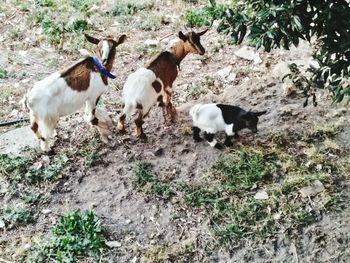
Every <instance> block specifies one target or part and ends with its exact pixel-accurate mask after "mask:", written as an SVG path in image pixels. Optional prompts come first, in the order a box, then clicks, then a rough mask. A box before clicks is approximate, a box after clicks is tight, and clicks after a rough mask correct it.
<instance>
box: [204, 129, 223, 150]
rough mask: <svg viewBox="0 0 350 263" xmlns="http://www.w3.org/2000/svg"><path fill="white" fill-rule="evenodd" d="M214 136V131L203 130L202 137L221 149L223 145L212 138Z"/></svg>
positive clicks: (212, 145)
mask: <svg viewBox="0 0 350 263" xmlns="http://www.w3.org/2000/svg"><path fill="white" fill-rule="evenodd" d="M214 136H215V134H214V133H207V132H204V137H205V139H206V140H207V141H208V143H209V144H210V146H211V147H213V148H214V147H215V148H217V149H220V150H221V149H222V148H223V146H222V145H221V144H220V143H218V142H217V141H216V140H215V139H214Z"/></svg>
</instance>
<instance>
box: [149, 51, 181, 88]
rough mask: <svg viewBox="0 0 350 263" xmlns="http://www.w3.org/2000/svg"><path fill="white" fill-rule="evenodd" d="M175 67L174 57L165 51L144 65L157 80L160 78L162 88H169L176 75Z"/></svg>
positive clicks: (176, 64) (175, 60) (176, 62)
mask: <svg viewBox="0 0 350 263" xmlns="http://www.w3.org/2000/svg"><path fill="white" fill-rule="evenodd" d="M177 66H178V61H177V59H176V57H175V55H174V54H172V53H170V52H168V51H165V52H162V53H161V54H160V55H159V56H158V57H156V58H155V59H154V60H152V61H151V62H150V63H149V64H148V65H146V68H147V69H149V70H152V71H153V72H154V74H155V75H156V76H157V78H160V80H161V81H162V82H163V86H164V87H171V86H172V85H173V82H174V80H175V79H176V77H177V74H178V71H177Z"/></svg>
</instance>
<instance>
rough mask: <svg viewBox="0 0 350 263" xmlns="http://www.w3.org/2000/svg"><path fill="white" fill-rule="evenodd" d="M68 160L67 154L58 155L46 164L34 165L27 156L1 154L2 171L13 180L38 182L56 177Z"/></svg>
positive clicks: (0, 164) (0, 169)
mask: <svg viewBox="0 0 350 263" xmlns="http://www.w3.org/2000/svg"><path fill="white" fill-rule="evenodd" d="M67 162H68V157H67V156H66V155H64V154H63V155H60V156H56V157H55V158H54V159H53V161H52V162H51V163H50V164H49V165H47V166H45V165H42V166H39V167H35V166H34V167H33V165H34V162H33V160H31V159H29V158H26V157H11V156H8V155H5V154H2V155H0V173H1V174H2V175H5V176H6V177H7V178H8V179H9V180H10V181H12V182H25V183H28V184H38V183H41V182H43V181H48V180H52V179H54V178H56V177H57V176H58V175H59V174H60V172H61V171H62V170H63V169H64V168H65V166H66V164H67Z"/></svg>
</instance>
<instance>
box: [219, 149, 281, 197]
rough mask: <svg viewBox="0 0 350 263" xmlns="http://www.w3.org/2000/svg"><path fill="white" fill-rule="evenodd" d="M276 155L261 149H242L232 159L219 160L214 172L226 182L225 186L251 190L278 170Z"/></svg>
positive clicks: (233, 189) (239, 189) (232, 188)
mask: <svg viewBox="0 0 350 263" xmlns="http://www.w3.org/2000/svg"><path fill="white" fill-rule="evenodd" d="M275 160H276V156H274V155H273V154H271V155H264V154H263V153H262V152H260V151H245V150H242V151H240V153H239V155H237V156H236V155H233V156H232V157H231V158H230V159H228V160H225V159H221V160H219V161H218V162H217V163H216V164H215V165H214V166H213V172H214V174H215V175H216V176H217V177H221V180H222V181H223V182H225V188H227V189H230V190H231V191H235V192H239V191H244V190H249V189H250V188H251V187H252V186H253V185H255V184H257V183H258V182H260V181H261V180H262V179H264V178H268V177H270V176H271V174H272V173H273V172H274V171H275V170H276V163H275V162H274V161H275Z"/></svg>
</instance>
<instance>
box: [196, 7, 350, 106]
mask: <svg viewBox="0 0 350 263" xmlns="http://www.w3.org/2000/svg"><path fill="white" fill-rule="evenodd" d="M210 3H211V4H210V5H209V6H207V7H204V8H203V9H202V11H193V12H195V13H200V12H202V13H203V19H206V14H207V13H205V10H207V9H209V8H214V9H215V10H217V11H215V12H210V13H209V14H210V15H211V17H210V19H208V21H209V20H212V19H217V20H219V25H218V28H217V29H218V31H219V32H223V33H224V34H227V35H229V36H230V38H231V40H232V43H241V42H242V41H243V39H244V37H245V36H247V39H248V42H249V43H250V44H252V45H255V46H256V48H257V49H259V48H260V47H264V48H265V50H266V51H268V52H269V51H270V50H271V49H273V48H279V47H283V48H285V49H289V47H290V46H291V45H295V46H297V45H298V44H299V40H300V39H304V40H307V41H309V42H312V39H315V40H316V44H315V52H314V54H313V56H314V59H315V60H316V61H317V63H318V65H317V66H314V67H310V68H309V69H308V71H307V72H306V73H301V72H300V71H298V70H294V71H292V73H291V75H290V76H289V77H290V78H291V79H292V80H293V82H294V83H295V84H297V86H298V87H299V88H300V89H301V91H302V92H303V93H304V94H305V96H306V97H307V98H308V97H309V96H313V101H314V104H315V96H314V93H315V92H316V91H317V89H328V90H329V91H330V92H331V93H332V94H333V97H334V100H335V101H336V102H341V101H342V100H343V99H344V97H346V96H348V99H349V100H350V82H349V74H350V72H349V71H350V66H349V61H350V33H349V30H348V28H350V20H349V19H348V14H349V13H350V3H348V2H347V1H345V0H340V1H336V2H334V1H331V0H326V1H306V0H294V1H286V0H282V1H280V0H278V1H277V0H276V1H265V0H248V1H238V0H234V1H232V3H231V4H230V5H222V4H216V3H215V1H214V0H211V1H210ZM204 14H205V15H204ZM193 20H194V19H193V18H191V21H193ZM194 21H201V20H198V19H197V20H194ZM305 105H307V101H306V102H305Z"/></svg>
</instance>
